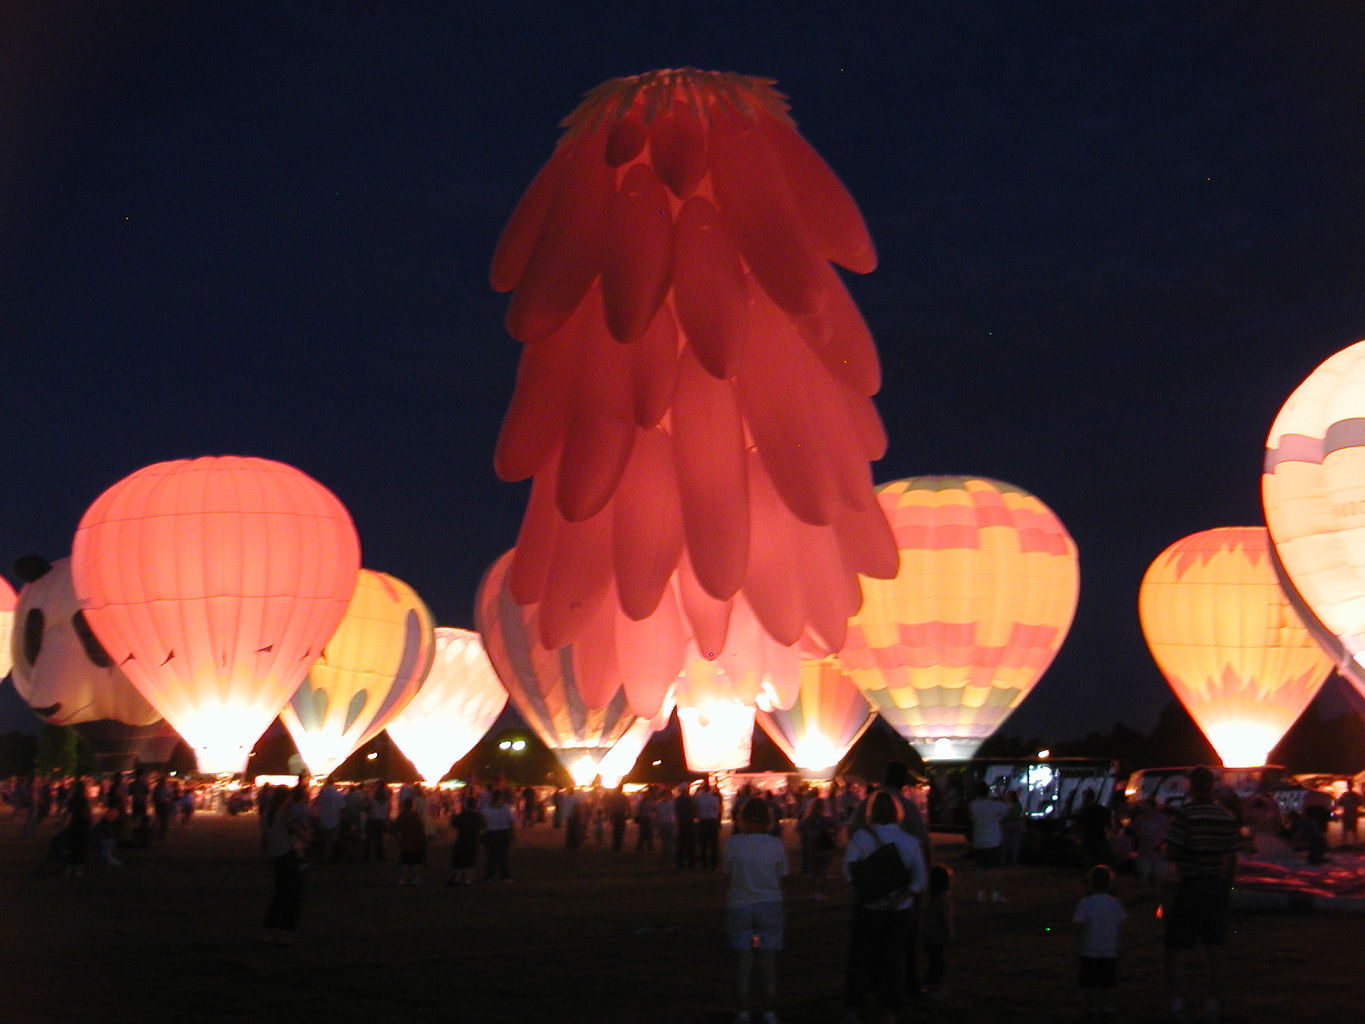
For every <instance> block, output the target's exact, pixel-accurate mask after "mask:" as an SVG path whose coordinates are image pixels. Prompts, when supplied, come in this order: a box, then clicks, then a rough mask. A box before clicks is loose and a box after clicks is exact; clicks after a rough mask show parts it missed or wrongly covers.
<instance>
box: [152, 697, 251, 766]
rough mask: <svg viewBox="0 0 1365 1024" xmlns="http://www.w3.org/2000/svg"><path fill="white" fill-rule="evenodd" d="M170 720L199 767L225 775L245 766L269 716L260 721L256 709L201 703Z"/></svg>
mask: <svg viewBox="0 0 1365 1024" xmlns="http://www.w3.org/2000/svg"><path fill="white" fill-rule="evenodd" d="M272 717H273V716H272ZM171 724H172V725H173V726H174V727H175V731H176V732H178V733H180V735H181V737H182V738H183V739H184V741H185V743H186V744H188V745H189V747H190V748H191V749H192V750H193V751H194V757H195V760H196V762H197V763H198V767H199V771H201V772H203V773H204V774H206V775H227V774H237V773H240V772H242V771H245V770H246V762H247V758H248V757H250V756H251V748H252V747H253V746H255V745H256V741H257V740H258V739H259V738H260V736H261V734H262V733H263V732H265V731H266V729H268V728H269V727H270V720H268V719H267V720H266V721H264V722H262V721H261V717H260V714H259V712H257V711H255V710H247V709H243V708H240V707H234V706H233V705H231V704H217V705H210V704H207V703H202V704H200V705H199V706H198V707H197V708H195V710H194V713H193V714H190V715H182V716H181V717H180V719H179V720H178V721H175V722H172V723H171Z"/></svg>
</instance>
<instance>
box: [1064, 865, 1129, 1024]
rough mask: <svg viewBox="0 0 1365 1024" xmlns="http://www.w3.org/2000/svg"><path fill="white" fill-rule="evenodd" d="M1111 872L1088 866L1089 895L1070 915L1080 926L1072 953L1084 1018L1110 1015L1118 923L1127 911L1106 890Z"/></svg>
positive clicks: (1116, 965)
mask: <svg viewBox="0 0 1365 1024" xmlns="http://www.w3.org/2000/svg"><path fill="white" fill-rule="evenodd" d="M1113 887H1114V872H1113V871H1111V870H1110V869H1109V868H1107V867H1105V865H1103V864H1097V865H1095V867H1093V868H1091V869H1090V894H1089V895H1088V896H1083V897H1082V898H1081V900H1080V902H1079V903H1077V904H1076V912H1075V913H1074V914H1072V915H1071V920H1072V922H1073V923H1074V924H1077V925H1080V928H1079V930H1078V931H1077V933H1076V952H1077V954H1078V956H1079V957H1080V983H1081V991H1082V992H1084V993H1085V999H1086V1017H1087V1019H1089V1020H1105V1019H1106V1018H1109V1017H1112V1016H1113V1015H1114V1013H1115V1012H1116V1011H1115V1006H1114V986H1115V985H1116V984H1117V982H1118V964H1119V926H1120V925H1122V924H1123V922H1124V921H1125V920H1127V918H1128V911H1126V910H1124V909H1123V904H1122V903H1120V902H1119V901H1118V899H1117V898H1116V897H1115V896H1114V894H1113V893H1112V892H1111V891H1110V890H1112V889H1113Z"/></svg>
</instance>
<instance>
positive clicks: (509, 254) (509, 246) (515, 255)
mask: <svg viewBox="0 0 1365 1024" xmlns="http://www.w3.org/2000/svg"><path fill="white" fill-rule="evenodd" d="M564 163H565V161H564V160H561V159H558V158H551V160H550V162H549V163H547V164H546V165H545V166H544V167H542V168H541V169H540V173H539V174H537V175H536V176H535V178H534V179H533V180H532V182H531V185H530V187H529V188H527V190H526V193H525V195H523V196H522V197H521V201H520V202H519V203H517V208H516V209H515V210H513V211H512V217H511V219H510V220H508V222H507V226H506V227H504V228H503V229H502V236H501V237H500V238H499V239H498V247H497V249H495V250H494V252H493V265H492V267H491V268H490V270H489V273H488V277H489V281H490V282H491V283H492V285H493V290H494V291H498V292H510V291H511V290H512V289H513V288H515V287H516V286H517V284H518V282H520V281H521V275H522V274H523V273H525V272H526V264H527V263H528V262H530V259H531V253H532V252H533V251H535V247H536V243H537V242H539V241H540V238H541V235H542V233H543V232H544V227H545V218H546V215H547V214H548V213H549V212H550V203H551V201H552V200H553V199H554V195H555V191H556V189H558V187H559V176H560V173H561V171H562V170H563V168H564Z"/></svg>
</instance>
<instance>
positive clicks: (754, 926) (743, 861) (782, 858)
mask: <svg viewBox="0 0 1365 1024" xmlns="http://www.w3.org/2000/svg"><path fill="white" fill-rule="evenodd" d="M770 824H771V814H770V812H769V810H768V805H767V803H766V802H765V801H763V800H762V799H760V798H758V797H752V798H750V799H749V800H747V801H746V802H745V804H744V806H743V807H742V808H740V814H739V821H738V822H737V823H736V825H737V830H736V832H735V834H734V835H732V836H731V837H730V841H729V842H727V843H726V844H725V872H726V874H728V875H729V876H730V889H729V892H728V894H727V895H726V899H725V919H726V931H727V932H728V934H729V938H730V948H731V949H733V950H734V951H735V953H736V954H737V957H738V965H737V966H738V972H737V975H736V980H737V983H738V984H737V987H738V1002H739V1009H738V1010H737V1011H736V1012H735V1022H736V1024H747V1022H748V1021H750V1020H752V1019H753V1018H751V1017H750V1015H749V1003H750V989H751V979H752V976H753V970H754V960H755V957H754V954H755V953H757V954H758V956H757V960H758V968H759V976H760V977H761V978H762V983H763V993H762V1003H763V1017H762V1020H763V1024H777V1012H776V1010H775V1009H774V1008H773V1007H774V1005H775V1004H776V1002H777V953H778V951H779V950H780V949H781V948H782V936H783V926H784V917H783V910H782V883H781V879H782V877H783V876H784V875H786V874H787V851H786V848H785V847H784V846H783V845H782V840H780V839H778V838H777V837H776V836H773V835H769V834H768V827H769V825H770Z"/></svg>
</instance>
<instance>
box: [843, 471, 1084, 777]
mask: <svg viewBox="0 0 1365 1024" xmlns="http://www.w3.org/2000/svg"><path fill="white" fill-rule="evenodd" d="M877 497H878V500H879V501H880V502H881V505H882V508H883V510H884V511H885V512H886V515H887V518H888V519H889V520H890V523H891V530H892V533H893V534H894V535H895V538H896V546H897V547H898V548H899V549H900V568H899V570H898V571H897V573H896V576H895V578H894V579H892V580H887V581H883V580H873V579H866V578H865V579H864V580H863V594H864V600H863V606H862V609H861V610H860V611H859V612H858V614H857V615H856V616H854V618H853V619H852V620H851V621H850V623H849V630H848V642H847V643H846V645H845V646H844V649H843V650H842V651H841V652H840V655H839V658H840V661H841V662H842V663H843V665H844V667H845V669H846V670H847V671H848V673H849V675H850V676H851V677H852V679H853V681H854V683H855V684H856V685H857V686H858V688H859V689H860V690H862V692H863V694H864V695H865V696H866V697H867V699H868V700H869V701H871V703H872V705H873V706H874V707H875V708H876V709H877V711H878V712H880V713H881V715H882V717H883V718H885V719H886V720H887V721H888V722H889V723H890V724H891V725H892V726H894V727H895V728H896V730H897V731H898V732H899V733H900V734H901V735H902V736H904V737H905V739H906V740H908V741H909V742H910V743H911V744H912V745H913V746H914V747H915V749H916V750H918V751H919V752H920V754H921V756H923V757H925V758H926V759H938V760H942V759H945V758H960V757H970V756H971V755H972V754H973V753H974V752H975V751H976V748H977V747H979V746H980V745H981V743H982V741H983V740H985V739H986V738H987V737H988V736H990V735H991V733H992V732H994V731H995V730H996V728H998V727H999V725H1000V724H1001V723H1002V722H1003V721H1004V720H1005V718H1006V717H1007V716H1008V715H1009V713H1010V712H1011V711H1012V710H1014V708H1015V707H1017V706H1018V705H1019V703H1020V702H1021V701H1022V700H1023V699H1024V698H1025V697H1026V696H1027V695H1028V693H1029V691H1030V690H1031V689H1032V688H1033V687H1034V685H1035V684H1036V683H1037V682H1038V680H1039V678H1040V677H1041V676H1042V674H1043V672H1044V671H1045V670H1046V669H1047V667H1048V665H1050V664H1051V663H1052V659H1053V657H1055V656H1056V654H1057V651H1058V649H1059V648H1060V647H1061V645H1062V641H1063V640H1064V639H1065V638H1066V634H1067V630H1068V629H1069V628H1070V626H1071V619H1072V616H1073V615H1074V614H1075V611H1076V599H1077V596H1078V594H1079V591H1080V570H1079V567H1078V562H1077V554H1076V545H1075V542H1073V541H1072V539H1071V535H1070V534H1068V533H1067V531H1066V528H1065V527H1064V526H1063V525H1062V523H1061V521H1060V520H1058V518H1057V517H1056V516H1055V515H1054V514H1053V513H1052V510H1051V509H1049V508H1048V507H1047V506H1046V505H1044V504H1043V503H1042V502H1041V501H1039V500H1038V499H1037V498H1035V497H1034V496H1033V495H1032V494H1029V493H1028V492H1027V491H1024V490H1022V489H1020V488H1018V487H1015V486H1012V485H1010V484H1006V483H1001V482H999V481H996V480H988V479H985V478H983V477H971V476H922V477H911V478H909V479H907V480H897V481H894V482H892V483H888V484H883V485H882V486H881V487H879V488H878V489H877Z"/></svg>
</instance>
